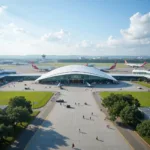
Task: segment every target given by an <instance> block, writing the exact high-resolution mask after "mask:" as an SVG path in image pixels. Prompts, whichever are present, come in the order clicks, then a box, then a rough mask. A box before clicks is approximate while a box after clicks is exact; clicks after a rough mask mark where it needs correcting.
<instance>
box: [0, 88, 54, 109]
mask: <svg viewBox="0 0 150 150" xmlns="http://www.w3.org/2000/svg"><path fill="white" fill-rule="evenodd" d="M16 96H24V97H25V98H26V99H27V100H28V101H31V103H32V108H33V109H37V108H40V107H43V106H44V105H45V104H47V102H48V101H49V100H50V99H51V97H52V96H53V93H52V92H33V91H23V92H20V91H18V92H17V91H11V92H10V91H8V92H0V105H8V103H9V101H10V99H11V98H13V97H16Z"/></svg>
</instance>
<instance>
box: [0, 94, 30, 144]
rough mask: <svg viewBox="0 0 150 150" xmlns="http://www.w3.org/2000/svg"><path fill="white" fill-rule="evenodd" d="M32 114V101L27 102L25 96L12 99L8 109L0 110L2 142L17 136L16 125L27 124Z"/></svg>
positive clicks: (0, 138)
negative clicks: (14, 135)
mask: <svg viewBox="0 0 150 150" xmlns="http://www.w3.org/2000/svg"><path fill="white" fill-rule="evenodd" d="M31 113H32V104H31V101H27V100H26V99H25V97H23V96H19V97H14V98H12V99H10V101H9V104H8V106H7V108H6V109H3V110H2V109H0V142H3V141H4V140H5V139H6V138H7V137H9V136H12V135H13V134H15V133H14V131H15V128H16V125H17V124H18V123H20V124H21V125H22V122H27V121H28V120H29V119H30V114H31Z"/></svg>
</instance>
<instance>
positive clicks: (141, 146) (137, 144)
mask: <svg viewBox="0 0 150 150" xmlns="http://www.w3.org/2000/svg"><path fill="white" fill-rule="evenodd" d="M93 96H94V98H95V100H96V102H97V104H98V106H99V107H100V109H102V111H103V112H104V113H105V114H106V117H107V118H108V112H107V109H106V108H104V107H103V106H102V105H101V102H102V100H101V98H100V96H99V93H98V92H93ZM114 125H115V126H116V127H117V129H118V130H119V131H120V133H121V135H123V137H124V138H125V139H126V140H127V141H128V143H129V144H130V145H131V146H132V147H133V149H134V150H150V147H149V146H148V145H147V144H146V143H144V142H143V141H142V140H141V138H140V137H139V136H137V135H136V134H135V133H134V131H133V130H132V129H130V128H128V127H125V126H124V127H123V126H120V125H118V124H117V123H116V122H114Z"/></svg>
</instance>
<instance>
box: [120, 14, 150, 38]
mask: <svg viewBox="0 0 150 150" xmlns="http://www.w3.org/2000/svg"><path fill="white" fill-rule="evenodd" d="M120 32H121V34H122V36H123V37H124V38H125V39H129V40H145V39H150V12H149V13H147V14H144V15H141V14H140V13H139V12H138V13H136V14H134V15H133V16H131V18H130V27H129V28H128V29H122V30H121V31H120Z"/></svg>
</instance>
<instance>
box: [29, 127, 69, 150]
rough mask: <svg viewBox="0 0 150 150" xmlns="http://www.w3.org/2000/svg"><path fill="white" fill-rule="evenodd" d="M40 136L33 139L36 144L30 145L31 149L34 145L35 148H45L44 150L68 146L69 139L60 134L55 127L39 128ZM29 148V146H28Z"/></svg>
mask: <svg viewBox="0 0 150 150" xmlns="http://www.w3.org/2000/svg"><path fill="white" fill-rule="evenodd" d="M38 134H40V135H38V137H39V136H40V137H39V138H38V137H37V138H36V137H35V138H36V139H35V140H36V141H35V142H34V141H32V142H31V144H34V146H33V145H32V146H31V145H29V149H31V148H32V147H34V150H38V149H44V150H49V149H51V148H52V149H59V147H61V146H63V147H64V146H68V144H67V142H66V140H67V139H68V138H67V137H65V136H63V135H61V134H59V133H58V132H56V131H55V130H53V129H48V130H45V129H42V128H41V129H39V131H38ZM27 150H28V148H27Z"/></svg>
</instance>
